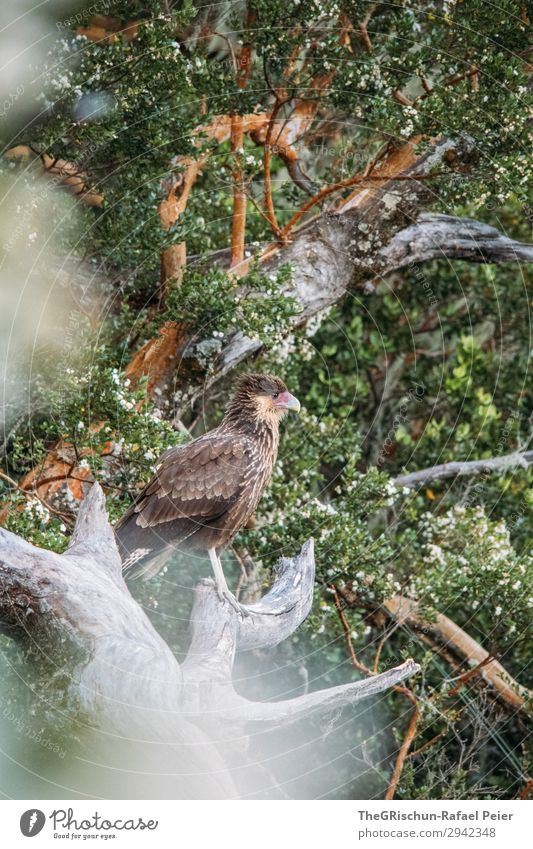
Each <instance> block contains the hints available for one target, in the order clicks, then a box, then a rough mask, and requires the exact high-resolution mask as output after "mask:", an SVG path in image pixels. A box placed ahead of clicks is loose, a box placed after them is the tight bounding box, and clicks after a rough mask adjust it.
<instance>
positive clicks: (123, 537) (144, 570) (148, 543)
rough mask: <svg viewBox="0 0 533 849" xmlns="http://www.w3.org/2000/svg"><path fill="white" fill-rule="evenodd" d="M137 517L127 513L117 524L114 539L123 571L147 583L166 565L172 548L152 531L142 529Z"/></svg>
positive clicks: (132, 513)
mask: <svg viewBox="0 0 533 849" xmlns="http://www.w3.org/2000/svg"><path fill="white" fill-rule="evenodd" d="M136 518H137V517H136V514H135V513H134V512H133V511H131V512H130V511H128V512H127V513H126V514H125V515H124V516H123V517H122V518H121V519H119V521H118V522H117V524H116V525H115V540H116V543H117V547H118V550H119V552H120V556H121V558H122V572H123V573H124V574H125V575H127V576H128V577H129V578H142V579H143V580H144V581H148V580H149V579H150V578H153V577H155V575H157V574H158V573H159V572H160V571H161V570H162V569H163V568H164V566H165V564H166V562H167V560H168V559H169V557H170V555H171V553H172V550H173V547H172V546H171V545H169V544H168V542H167V541H166V540H165V539H164V538H162V537H161V536H160V535H158V534H157V533H155V532H154V531H153V530H151V529H147V528H139V526H138V525H137V522H136Z"/></svg>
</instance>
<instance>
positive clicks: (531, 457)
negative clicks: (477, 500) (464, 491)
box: [394, 451, 533, 487]
mask: <svg viewBox="0 0 533 849" xmlns="http://www.w3.org/2000/svg"><path fill="white" fill-rule="evenodd" d="M532 464H533V451H514V452H513V453H512V454H504V455H503V456H502V457H490V458H488V459H486V460H463V461H461V460H459V461H452V462H450V463H440V464H439V465H438V466H430V467H429V468H427V469H419V470H418V471H416V472H409V473H408V474H405V475H398V477H396V478H394V483H395V484H396V485H397V486H407V487H415V486H418V485H421V484H426V483H431V481H434V480H442V479H443V478H459V477H474V476H475V475H485V474H491V473H493V472H495V473H500V474H503V473H505V472H507V471H508V470H509V469H516V468H519V467H520V468H523V469H525V468H528V466H531V465H532Z"/></svg>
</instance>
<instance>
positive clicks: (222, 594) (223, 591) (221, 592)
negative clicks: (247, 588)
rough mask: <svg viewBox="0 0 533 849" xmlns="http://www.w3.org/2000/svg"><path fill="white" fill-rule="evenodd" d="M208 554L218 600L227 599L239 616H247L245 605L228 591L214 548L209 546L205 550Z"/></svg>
mask: <svg viewBox="0 0 533 849" xmlns="http://www.w3.org/2000/svg"><path fill="white" fill-rule="evenodd" d="M207 553H208V554H209V559H210V561H211V566H212V568H213V574H214V576H215V584H216V586H217V592H218V597H219V599H220V601H227V602H229V604H231V606H232V607H233V609H234V610H236V611H237V613H238V614H239V615H240V616H249V615H250V613H249V611H248V610H247V609H246V607H245V606H244V605H242V604H239V602H238V601H237V599H236V598H235V596H234V595H233V593H232V592H231V591H230V589H229V587H228V584H227V581H226V576H225V575H224V570H223V568H222V563H221V562H220V557H219V556H218V554H217V550H216V548H209V549H208V550H207Z"/></svg>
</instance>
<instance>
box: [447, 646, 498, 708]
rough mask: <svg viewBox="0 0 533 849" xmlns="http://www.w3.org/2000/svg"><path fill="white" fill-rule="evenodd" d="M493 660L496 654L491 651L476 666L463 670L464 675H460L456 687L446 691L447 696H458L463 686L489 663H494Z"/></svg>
mask: <svg viewBox="0 0 533 849" xmlns="http://www.w3.org/2000/svg"><path fill="white" fill-rule="evenodd" d="M493 660H494V655H493V654H490V653H489V654H488V655H487V657H484V658H483V660H481V661H480V662H479V663H478V664H476V666H474V667H473V668H472V669H467V670H466V672H463V674H462V675H459V678H458V679H457V683H456V684H455V686H454V687H452V689H451V690H448V692H447V693H446V697H449V696H456V695H457V693H458V692H459V690H460V689H461V687H463V686H464V685H465V684H466V683H467V682H468V681H470V679H471V678H474V677H475V676H476V675H478V674H479V672H480V671H481V670H482V669H483V667H484V666H486V665H487V664H488V663H492V661H493Z"/></svg>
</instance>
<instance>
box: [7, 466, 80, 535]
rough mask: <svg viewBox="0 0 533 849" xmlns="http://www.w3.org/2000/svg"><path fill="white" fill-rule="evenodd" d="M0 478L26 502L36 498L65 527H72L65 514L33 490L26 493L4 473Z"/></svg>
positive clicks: (69, 519) (68, 517)
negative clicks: (19, 493)
mask: <svg viewBox="0 0 533 849" xmlns="http://www.w3.org/2000/svg"><path fill="white" fill-rule="evenodd" d="M0 478H1V479H2V480H4V481H5V482H6V483H8V484H10V485H11V486H12V487H14V489H17V490H18V491H19V492H21V493H22V495H23V496H24V497H25V498H26V499H27V500H28V501H31V500H32V499H33V498H36V499H37V500H38V501H40V502H41V504H43V505H44V506H45V507H46V509H47V510H49V511H50V512H51V513H55V514H56V516H59V518H60V519H61V520H62V521H63V522H64V523H65V524H66V525H70V526H71V527H72V526H73V524H74V522H73V520H72V519H71V518H70V516H67V515H66V513H62V512H61V511H60V510H57V509H56V508H55V507H53V506H52V505H51V504H49V503H48V501H46V500H45V499H44V498H42V497H41V496H40V495H39V493H38V492H37V491H36V490H33V491H32V492H28V490H26V489H23V488H22V487H21V486H20V485H19V484H18V483H17V481H15V480H13V478H10V477H9V475H6V474H5V472H0Z"/></svg>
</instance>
